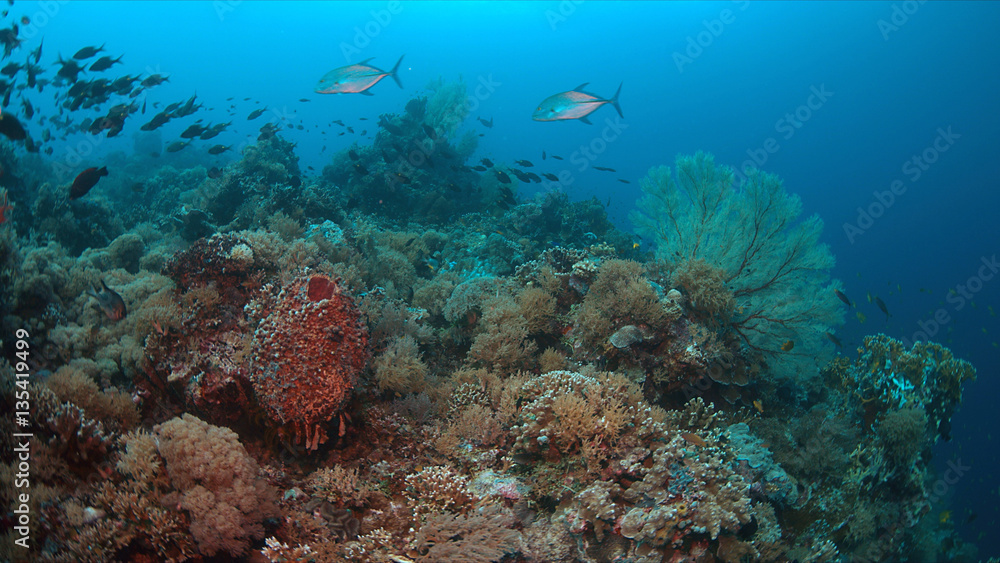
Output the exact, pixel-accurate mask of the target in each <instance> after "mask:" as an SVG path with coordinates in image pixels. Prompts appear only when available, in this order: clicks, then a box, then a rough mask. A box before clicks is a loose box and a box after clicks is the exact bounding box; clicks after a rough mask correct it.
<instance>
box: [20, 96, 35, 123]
mask: <svg viewBox="0 0 1000 563" xmlns="http://www.w3.org/2000/svg"><path fill="white" fill-rule="evenodd" d="M21 105H22V106H23V107H24V117H26V118H28V119H31V118H32V116H34V115H35V108H34V106H32V105H31V102H30V101H29V100H28V98H23V99H22V100H21Z"/></svg>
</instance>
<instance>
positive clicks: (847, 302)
mask: <svg viewBox="0 0 1000 563" xmlns="http://www.w3.org/2000/svg"><path fill="white" fill-rule="evenodd" d="M833 294H834V295H836V296H837V299H840V300H841V301H843V302H844V305H847V306H848V307H853V306H854V303H851V300H850V299H848V297H847V296H846V295H844V292H843V291H840V290H839V289H835V290H833ZM869 301H870V300H869Z"/></svg>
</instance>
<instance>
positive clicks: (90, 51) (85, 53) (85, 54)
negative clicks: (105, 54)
mask: <svg viewBox="0 0 1000 563" xmlns="http://www.w3.org/2000/svg"><path fill="white" fill-rule="evenodd" d="M102 51H104V45H101V46H100V47H84V48H83V49H80V50H79V51H77V52H76V54H75V55H73V58H74V59H76V60H78V61H82V60H83V59H89V58H90V57H93V56H94V55H96V54H97V53H100V52H102Z"/></svg>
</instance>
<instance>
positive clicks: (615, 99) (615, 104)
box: [609, 82, 625, 119]
mask: <svg viewBox="0 0 1000 563" xmlns="http://www.w3.org/2000/svg"><path fill="white" fill-rule="evenodd" d="M622 84H624V82H622V83H619V84H618V90H615V95H614V96H612V97H611V100H609V101H610V102H611V106H612V107H614V108H615V111H617V112H618V117H621V118H623V119H624V118H625V116H624V115H622V107H621V106H620V105H618V94H621V93H622Z"/></svg>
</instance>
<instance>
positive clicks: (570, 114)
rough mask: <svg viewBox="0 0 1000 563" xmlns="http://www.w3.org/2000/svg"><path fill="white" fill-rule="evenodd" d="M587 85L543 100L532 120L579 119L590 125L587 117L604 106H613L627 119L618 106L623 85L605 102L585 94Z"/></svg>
mask: <svg viewBox="0 0 1000 563" xmlns="http://www.w3.org/2000/svg"><path fill="white" fill-rule="evenodd" d="M587 84H590V83H589V82H584V83H583V84H581V85H579V86H577V87H576V88H574V89H572V90H570V91H569V92H562V93H560V94H556V95H554V96H549V97H548V98H545V99H544V100H542V103H540V104H538V107H537V108H536V109H535V113H534V115H532V116H531V118H532V119H534V120H535V121H561V120H563V119H579V120H580V121H582V122H584V123H586V124H588V125H589V124H590V120H589V119H587V116H588V115H590V114H592V113H594V112H595V111H597V108H599V107H601V106H603V105H604V104H611V106H612V107H613V108H615V111H617V112H618V115H619V116H620V117H625V116H624V115H622V108H621V106H619V105H618V95H619V94H621V92H622V85H621V84H619V85H618V90H617V91H615V95H614V96H612V97H611V99H610V100H605V99H602V98H599V97H597V96H595V95H594V94H590V93H588V92H584V91H583V89H584V88H586V87H587Z"/></svg>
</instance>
